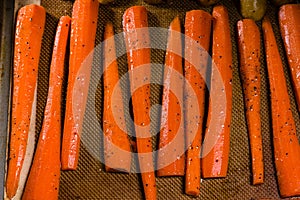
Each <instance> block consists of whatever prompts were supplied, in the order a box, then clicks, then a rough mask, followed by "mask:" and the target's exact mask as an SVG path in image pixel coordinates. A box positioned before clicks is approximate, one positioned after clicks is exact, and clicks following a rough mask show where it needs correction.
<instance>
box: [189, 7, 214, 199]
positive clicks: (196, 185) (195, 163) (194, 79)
mask: <svg viewBox="0 0 300 200" xmlns="http://www.w3.org/2000/svg"><path fill="white" fill-rule="evenodd" d="M211 20H212V17H211V15H210V14H209V13H207V12H205V11H202V10H192V11H189V12H187V13H186V16H185V37H186V38H185V60H186V61H185V66H184V74H185V79H186V81H187V82H188V83H189V84H190V85H191V88H192V89H193V92H192V91H190V90H188V89H187V87H186V86H185V94H184V98H185V108H184V109H185V120H186V123H185V124H186V127H185V134H186V145H187V146H188V149H187V153H186V171H185V174H186V176H185V193H186V194H188V195H193V196H198V195H199V194H200V173H201V172H200V149H201V143H202V132H203V131H202V130H203V117H204V110H205V77H202V76H201V74H202V75H205V74H206V70H207V67H206V65H207V57H205V56H204V54H202V52H201V51H194V50H193V49H194V48H195V46H196V47H198V46H199V47H202V48H203V50H205V51H208V49H209V44H210V33H211ZM195 43H196V44H195ZM192 62H193V63H192ZM194 94H195V95H196V96H194ZM195 101H196V102H197V106H198V108H197V109H198V111H199V112H194V110H195V108H194V107H193V104H195V103H194V102H195ZM195 126H197V127H195ZM194 131H195V135H194V137H192V136H191V133H192V132H194Z"/></svg>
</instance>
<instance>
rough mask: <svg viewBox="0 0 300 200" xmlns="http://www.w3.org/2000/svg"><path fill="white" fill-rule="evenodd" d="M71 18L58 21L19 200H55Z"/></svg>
mask: <svg viewBox="0 0 300 200" xmlns="http://www.w3.org/2000/svg"><path fill="white" fill-rule="evenodd" d="M70 23H71V18H70V17H68V16H63V17H61V18H60V21H59V24H58V27H57V30H56V36H55V41H54V48H53V54H52V61H51V66H50V80H49V90H48V97H47V104H46V108H45V113H44V121H43V126H42V130H41V133H40V136H39V142H38V145H37V148H36V151H35V155H34V160H33V163H32V166H31V169H30V173H29V176H28V180H27V183H26V187H25V191H24V194H23V197H22V199H24V200H25V199H49V200H50V199H58V187H59V177H60V137H61V102H62V98H61V97H62V81H63V80H62V79H63V76H64V64H65V54H66V46H67V41H68V35H69V29H70Z"/></svg>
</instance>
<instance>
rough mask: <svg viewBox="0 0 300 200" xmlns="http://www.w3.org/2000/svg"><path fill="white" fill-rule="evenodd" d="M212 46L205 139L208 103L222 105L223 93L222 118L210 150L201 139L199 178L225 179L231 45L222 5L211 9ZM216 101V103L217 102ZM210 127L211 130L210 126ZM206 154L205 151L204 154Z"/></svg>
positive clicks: (226, 14)
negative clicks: (219, 78)
mask: <svg viewBox="0 0 300 200" xmlns="http://www.w3.org/2000/svg"><path fill="white" fill-rule="evenodd" d="M212 15H213V20H214V21H213V22H214V23H213V44H212V45H213V46H212V59H213V62H214V64H215V66H216V67H215V68H213V69H212V74H211V89H210V104H209V109H208V117H207V125H206V127H207V128H206V131H205V139H206V138H207V137H210V136H211V135H210V133H211V132H210V126H214V124H212V125H211V124H210V123H212V120H213V119H212V114H213V113H212V110H213V106H214V105H212V103H211V102H212V100H211V99H214V100H216V102H215V103H216V104H222V103H223V102H221V101H223V100H222V99H221V98H219V96H220V93H224V92H225V97H226V108H224V110H223V111H221V112H222V113H223V114H224V115H225V116H224V118H225V119H224V123H222V125H221V128H220V131H221V132H219V133H218V138H217V140H216V143H215V144H214V146H213V148H212V149H209V148H210V147H209V146H210V143H209V142H206V141H205V140H204V143H203V153H202V156H203V158H202V175H203V177H204V178H212V177H215V178H216V177H225V176H226V174H227V168H228V159H229V149H230V140H229V139H230V121H231V108H232V85H231V82H232V69H231V65H232V52H231V49H232V44H231V38H230V28H229V17H228V11H227V9H226V8H225V7H224V6H216V7H214V9H213V14H212ZM218 73H219V74H220V76H221V78H222V80H223V84H224V87H221V89H220V86H219V83H218V81H215V79H216V77H217V75H218ZM218 100H219V101H218ZM212 128H213V127H212ZM206 152H208V153H207V154H206Z"/></svg>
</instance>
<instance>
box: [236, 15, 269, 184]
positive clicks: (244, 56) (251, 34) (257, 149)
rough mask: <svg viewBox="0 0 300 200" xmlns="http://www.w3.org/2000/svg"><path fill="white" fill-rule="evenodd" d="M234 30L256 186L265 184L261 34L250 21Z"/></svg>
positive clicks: (242, 22) (241, 21)
mask: <svg viewBox="0 0 300 200" xmlns="http://www.w3.org/2000/svg"><path fill="white" fill-rule="evenodd" d="M237 29H238V46H239V54H240V63H241V64H240V72H241V76H242V81H243V90H244V99H245V109H246V119H247V125H248V132H249V139H250V150H251V156H252V173H253V184H254V185H256V184H261V183H263V182H264V163H263V152H262V136H261V120H260V61H259V58H260V32H259V29H258V27H257V25H256V24H255V22H254V21H253V20H251V19H244V20H240V21H238V23H237Z"/></svg>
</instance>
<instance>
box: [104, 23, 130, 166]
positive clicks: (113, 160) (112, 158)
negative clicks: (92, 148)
mask: <svg viewBox="0 0 300 200" xmlns="http://www.w3.org/2000/svg"><path fill="white" fill-rule="evenodd" d="M113 36H114V29H113V25H112V23H107V24H106V27H105V33H104V40H105V41H104V56H103V57H104V58H103V59H104V72H103V82H104V105H103V108H104V110H103V134H104V159H105V167H106V171H111V172H112V171H115V170H119V171H125V172H129V171H130V163H131V153H130V152H131V151H130V141H129V138H128V135H127V134H126V132H125V131H126V125H125V119H124V108H123V101H122V92H121V87H120V85H118V81H119V72H118V63H117V60H116V59H117V58H116V50H115V43H114V38H113ZM117 122H118V123H117ZM120 126H121V127H120Z"/></svg>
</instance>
